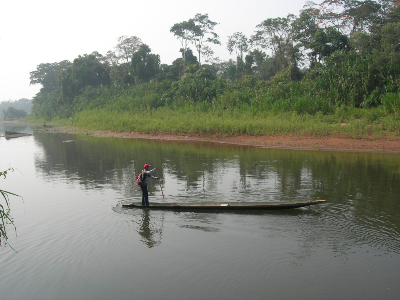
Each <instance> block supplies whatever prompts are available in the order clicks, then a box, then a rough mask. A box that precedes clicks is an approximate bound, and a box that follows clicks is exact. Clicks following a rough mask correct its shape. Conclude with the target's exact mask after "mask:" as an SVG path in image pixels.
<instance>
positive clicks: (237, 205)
mask: <svg viewBox="0 0 400 300" xmlns="http://www.w3.org/2000/svg"><path fill="white" fill-rule="evenodd" d="M325 202H326V200H312V201H300V202H229V203H226V202H192V203H159V202H150V205H149V206H143V205H142V204H141V202H137V203H125V204H122V207H125V208H145V209H174V210H193V209H219V210H274V209H289V208H298V207H304V206H310V205H314V204H319V203H325Z"/></svg>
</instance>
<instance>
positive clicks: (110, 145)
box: [34, 133, 400, 243]
mask: <svg viewBox="0 0 400 300" xmlns="http://www.w3.org/2000/svg"><path fill="white" fill-rule="evenodd" d="M34 138H35V140H36V142H37V143H39V144H40V145H41V146H42V148H43V151H42V153H43V154H42V155H37V157H36V167H37V168H38V169H40V170H42V171H44V173H45V174H47V175H50V176H53V175H60V174H62V175H63V176H64V177H66V178H67V179H68V180H72V181H79V183H80V184H82V185H84V186H85V187H87V188H94V187H96V188H97V187H99V186H100V187H101V186H103V185H107V186H109V187H112V188H114V189H116V190H120V191H121V190H122V192H123V194H124V197H125V198H132V197H140V189H139V188H138V187H137V185H136V183H135V181H134V177H135V175H137V174H138V173H139V172H140V171H141V170H142V167H143V164H144V163H150V164H152V165H153V166H156V167H157V168H158V170H157V176H160V177H161V178H162V180H169V183H170V186H171V185H174V186H173V190H172V191H171V188H170V186H168V185H164V192H165V191H166V190H168V189H169V188H170V189H169V190H168V193H169V195H168V197H167V195H166V201H171V202H173V201H176V200H177V199H176V197H185V198H184V199H185V201H196V199H199V198H202V200H205V201H215V199H219V200H220V199H224V201H236V200H240V201H244V200H256V201H265V200H266V201H268V200H273V201H280V200H282V201H283V200H310V199H326V200H328V203H329V205H330V204H332V205H334V206H335V207H343V208H344V209H343V210H337V211H335V212H333V211H327V212H328V214H327V215H326V216H325V217H326V219H327V220H329V218H333V219H334V220H338V219H339V220H343V222H344V223H343V226H344V227H346V228H358V229H357V230H358V231H360V232H364V233H365V235H364V237H365V240H368V241H370V243H375V242H376V241H375V240H374V241H373V240H372V236H371V235H369V234H368V232H374V231H375V230H376V229H377V228H381V229H382V228H383V229H385V230H382V232H383V236H384V237H385V238H386V239H390V238H392V239H393V238H395V239H398V236H399V234H400V216H399V214H400V207H399V206H400V203H399V201H398V195H399V194H400V184H399V183H400V172H399V170H400V159H399V157H398V156H395V155H390V154H371V153H340V152H322V151H290V150H279V149H262V148H256V147H246V146H233V145H226V144H210V143H188V142H163V141H154V140H150V141H149V140H131V139H107V138H91V137H88V136H79V135H62V134H39V133H38V134H36V135H35V136H34ZM83 139H85V140H83ZM63 140H77V141H75V142H70V143H63ZM166 176H167V178H165V177H166ZM162 182H163V181H162ZM155 191H159V182H151V183H150V185H149V192H150V194H153V195H154V193H155ZM159 196H161V193H160V195H159ZM174 197H175V198H174ZM354 232H355V231H354Z"/></svg>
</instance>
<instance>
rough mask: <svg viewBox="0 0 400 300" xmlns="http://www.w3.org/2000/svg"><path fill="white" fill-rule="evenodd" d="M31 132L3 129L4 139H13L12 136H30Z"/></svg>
mask: <svg viewBox="0 0 400 300" xmlns="http://www.w3.org/2000/svg"><path fill="white" fill-rule="evenodd" d="M31 135H32V134H31V133H23V132H17V131H7V130H6V131H5V132H4V136H5V138H6V139H13V138H19V137H21V136H31Z"/></svg>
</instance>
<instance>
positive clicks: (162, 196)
mask: <svg viewBox="0 0 400 300" xmlns="http://www.w3.org/2000/svg"><path fill="white" fill-rule="evenodd" d="M157 175H158V170H157ZM158 178H160V177H158ZM160 188H161V194H162V198H163V200H165V197H164V192H163V190H162V184H161V181H160Z"/></svg>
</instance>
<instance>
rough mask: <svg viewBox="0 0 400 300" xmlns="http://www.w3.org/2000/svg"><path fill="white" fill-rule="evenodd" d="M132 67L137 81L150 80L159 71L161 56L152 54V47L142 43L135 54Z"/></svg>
mask: <svg viewBox="0 0 400 300" xmlns="http://www.w3.org/2000/svg"><path fill="white" fill-rule="evenodd" d="M132 67H133V74H134V76H135V78H136V83H142V82H149V81H150V79H152V78H153V77H154V76H156V75H157V73H158V72H159V67H160V56H159V55H157V54H152V53H151V49H150V47H149V46H147V45H146V44H142V45H140V48H139V50H138V51H136V52H135V53H134V54H133V57H132Z"/></svg>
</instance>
